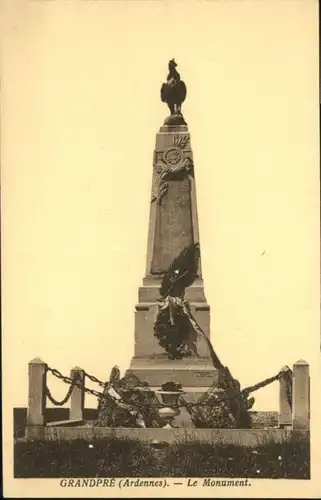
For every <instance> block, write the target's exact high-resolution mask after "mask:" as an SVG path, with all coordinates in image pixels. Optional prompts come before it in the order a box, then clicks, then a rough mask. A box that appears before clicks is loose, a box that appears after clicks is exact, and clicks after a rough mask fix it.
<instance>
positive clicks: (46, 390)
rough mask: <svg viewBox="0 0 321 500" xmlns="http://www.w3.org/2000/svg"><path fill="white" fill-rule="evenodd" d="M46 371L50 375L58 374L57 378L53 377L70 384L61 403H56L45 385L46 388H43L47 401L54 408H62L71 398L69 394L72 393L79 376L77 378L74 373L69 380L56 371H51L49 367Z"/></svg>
mask: <svg viewBox="0 0 321 500" xmlns="http://www.w3.org/2000/svg"><path fill="white" fill-rule="evenodd" d="M47 370H48V371H51V372H52V373H54V372H57V373H59V376H58V375H55V376H56V377H57V378H59V379H61V380H63V381H64V382H66V383H67V384H70V387H69V389H68V391H67V394H66V396H65V397H64V398H63V399H62V400H61V401H57V399H55V398H54V397H53V395H52V394H51V392H50V390H49V387H48V386H47V385H46V388H45V395H46V396H47V397H48V399H49V400H50V401H51V403H52V404H54V405H55V406H63V405H64V404H66V403H67V402H68V401H69V399H70V397H71V393H72V391H73V388H74V386H75V385H76V382H77V381H78V380H79V376H78V374H77V373H75V374H74V376H73V378H72V379H71V378H70V377H65V376H63V375H61V373H60V372H58V370H52V369H51V368H49V367H47Z"/></svg>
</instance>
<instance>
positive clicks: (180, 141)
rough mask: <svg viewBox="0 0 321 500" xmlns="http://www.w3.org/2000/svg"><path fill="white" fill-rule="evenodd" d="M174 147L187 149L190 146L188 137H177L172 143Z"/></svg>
mask: <svg viewBox="0 0 321 500" xmlns="http://www.w3.org/2000/svg"><path fill="white" fill-rule="evenodd" d="M172 144H173V146H177V147H179V148H181V149H184V148H186V146H187V144H188V135H175V136H174V137H173V141H172Z"/></svg>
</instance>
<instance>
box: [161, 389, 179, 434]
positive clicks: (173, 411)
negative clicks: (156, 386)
mask: <svg viewBox="0 0 321 500" xmlns="http://www.w3.org/2000/svg"><path fill="white" fill-rule="evenodd" d="M156 394H159V395H160V397H161V399H162V403H163V404H164V405H166V406H164V407H163V408H160V409H159V410H158V413H159V416H160V418H161V420H163V421H164V426H163V429H172V428H173V426H172V421H173V420H174V418H175V417H177V416H178V415H179V414H180V409H179V397H180V396H181V395H182V394H185V393H184V392H183V391H162V390H159V391H156Z"/></svg>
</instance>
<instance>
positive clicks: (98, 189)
mask: <svg viewBox="0 0 321 500" xmlns="http://www.w3.org/2000/svg"><path fill="white" fill-rule="evenodd" d="M316 8H317V4H316V2H314V1H313V0H304V1H302V0H298V1H296V0H289V1H285V0H284V1H283V0H279V1H266V0H262V1H260V2H257V1H256V2H253V1H245V0H244V1H230V2H225V1H217V2H214V1H212V2H211V1H201V0H199V1H194V0H193V1H185V0H184V2H182V1H166V0H164V1H150V2H147V1H145V2H131V1H126V2H122V1H119V2H117V3H116V2H111V1H105V2H103V1H101V2H98V1H97V2H94V1H88V2H85V1H83V2H81V1H79V0H78V1H76V0H74V1H73V0H70V1H59V0H57V1H56V2H49V1H48V2H39V1H37V0H30V1H29V2H19V5H18V2H11V3H10V2H8V1H5V2H3V9H4V14H5V15H4V16H3V17H2V22H3V23H4V24H3V26H4V31H3V44H2V45H3V46H2V49H3V50H2V83H1V95H2V100H1V125H2V128H1V134H2V151H1V155H2V179H1V182H2V238H3V252H2V269H3V270H2V275H3V284H2V293H3V367H4V381H5V385H4V396H3V397H4V398H7V399H6V401H9V400H10V405H11V408H12V407H13V406H26V405H27V399H28V362H29V361H30V360H32V359H33V358H35V357H40V358H41V359H43V360H44V361H45V362H46V363H48V365H49V366H51V367H53V368H57V369H58V370H60V371H61V372H62V373H63V374H65V375H69V373H70V369H71V368H73V367H74V366H80V367H82V368H84V369H85V370H86V371H87V372H89V373H93V374H94V375H96V376H97V377H98V378H100V379H102V380H106V379H107V378H108V377H109V373H110V370H111V368H112V366H113V365H114V364H118V365H119V366H120V368H121V371H122V373H124V371H125V370H126V369H127V368H128V367H129V363H130V359H131V357H132V355H133V350H134V311H135V304H136V303H137V300H138V287H139V286H140V285H141V284H142V279H143V276H144V272H145V260H146V249H147V232H148V219H149V208H150V206H149V200H150V192H151V181H152V160H153V150H154V147H155V135H156V133H157V132H158V130H159V128H160V126H161V125H162V124H163V121H164V118H165V117H166V116H167V108H166V106H165V105H164V104H163V103H161V101H160V96H159V90H160V86H161V84H162V82H163V81H164V80H165V79H166V75H167V64H168V61H169V60H170V59H172V58H173V57H175V59H176V61H177V63H178V68H177V69H178V70H179V72H180V74H181V77H182V79H183V80H184V81H185V82H186V85H187V92H188V94H187V99H186V102H185V103H184V105H183V113H184V116H185V118H186V121H187V122H188V127H189V132H190V133H191V144H192V148H193V154H194V163H195V178H196V189H197V193H196V194H197V205H198V218H199V229H200V244H201V252H202V272H203V278H204V286H205V294H206V298H207V301H208V303H209V304H210V307H211V339H212V342H213V345H214V348H215V350H216V351H217V353H218V355H219V357H220V358H221V359H222V361H223V362H224V364H225V365H227V366H228V367H229V368H230V370H231V372H232V374H233V375H234V376H235V377H236V378H238V379H239V380H240V383H241V386H242V387H245V386H248V385H253V384H255V383H257V382H259V381H261V380H263V379H265V378H267V377H270V376H273V375H275V374H276V373H278V371H279V370H280V369H281V368H282V367H283V366H284V365H289V366H292V365H293V363H295V362H296V361H298V360H299V359H304V360H306V361H307V362H308V363H309V364H310V366H311V374H312V373H316V374H317V373H319V369H320V366H319V346H320V330H319V276H320V273H319V253H318V251H319V149H318V148H319V144H318V141H319V134H318V110H319V108H318V88H317V86H318V58H317V17H316ZM311 383H312V392H313V391H314V390H317V383H319V382H318V381H317V378H315V379H313V378H312V382H311ZM48 385H49V387H50V390H51V392H52V394H53V395H54V397H55V398H56V399H59V398H63V397H64V395H65V393H66V390H67V386H66V385H65V384H63V383H62V382H60V381H58V380H55V379H53V378H52V377H51V376H49V378H48ZM89 387H94V386H92V385H89ZM255 398H256V403H255V406H254V409H256V410H278V384H277V382H275V383H274V384H273V385H271V386H269V387H267V388H265V389H261V390H260V391H258V392H257V393H256V394H255ZM86 406H87V407H95V406H96V401H95V399H94V398H93V397H90V396H89V397H86Z"/></svg>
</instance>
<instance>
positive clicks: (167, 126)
mask: <svg viewBox="0 0 321 500" xmlns="http://www.w3.org/2000/svg"><path fill="white" fill-rule="evenodd" d="M185 96H186V86H185V84H184V82H183V81H181V80H180V75H179V73H178V72H177V71H176V63H175V61H174V60H172V61H170V63H169V75H168V78H167V83H165V84H163V86H162V89H161V98H162V100H163V101H165V102H167V104H168V106H169V108H170V111H171V114H170V116H169V117H168V118H166V120H165V122H164V125H163V126H161V127H160V130H159V132H158V133H157V134H156V145H155V150H154V158H153V181H152V190H151V198H150V219H149V232H148V248H147V263H146V272H145V277H144V278H143V283H142V286H141V287H140V288H139V292H138V304H137V305H136V313H135V352H134V357H133V358H132V361H131V365H130V368H129V370H127V375H129V374H135V375H136V376H137V377H138V378H139V379H140V380H141V381H146V382H148V384H149V385H150V386H151V387H152V388H159V387H160V386H161V384H163V383H165V382H168V381H174V382H179V383H181V384H182V386H183V388H184V390H185V391H186V392H187V393H188V396H189V397H188V398H187V399H190V400H195V399H197V398H198V397H199V396H200V395H201V394H202V393H203V392H205V391H206V390H207V389H208V388H209V387H210V386H212V385H213V384H214V383H215V382H216V381H218V378H219V370H217V369H215V368H214V367H213V364H212V361H211V357H210V353H209V350H208V346H207V344H206V342H205V341H204V340H203V339H202V338H199V339H198V340H197V356H191V357H190V356H189V357H185V358H183V359H180V360H171V359H169V358H168V355H167V353H166V352H165V351H164V349H163V348H162V347H160V345H159V343H158V339H157V338H156V337H155V336H154V323H155V320H156V317H157V314H158V310H159V302H158V300H159V298H160V295H159V288H160V284H161V280H162V277H163V276H164V273H165V272H166V271H167V269H168V267H169V266H170V264H171V263H172V261H173V260H174V259H175V257H177V255H178V254H179V253H180V251H181V250H182V249H183V248H184V247H186V246H187V245H190V244H193V243H199V231H198V216H197V205H196V184H195V169H194V162H193V152H192V146H191V137H190V134H189V132H188V126H187V124H186V122H185V120H184V118H183V116H182V114H181V109H180V107H181V103H182V102H183V101H184V100H185ZM171 97H172V99H171ZM185 299H186V300H187V301H188V302H189V304H190V307H191V312H192V314H193V316H194V317H195V319H196V321H197V322H198V324H199V325H200V327H201V328H202V330H203V331H204V333H205V334H206V335H207V336H208V337H210V308H209V305H208V304H207V301H206V298H205V294H204V286H203V279H202V272H201V260H199V270H198V276H197V279H196V280H195V281H194V283H193V284H192V285H191V286H190V287H188V288H187V290H186V294H185Z"/></svg>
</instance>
